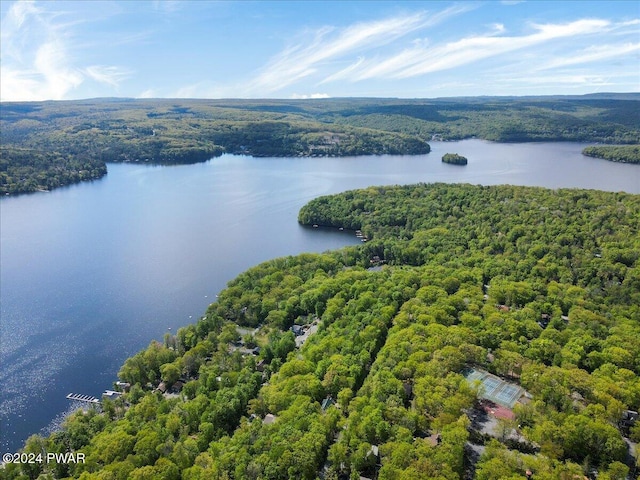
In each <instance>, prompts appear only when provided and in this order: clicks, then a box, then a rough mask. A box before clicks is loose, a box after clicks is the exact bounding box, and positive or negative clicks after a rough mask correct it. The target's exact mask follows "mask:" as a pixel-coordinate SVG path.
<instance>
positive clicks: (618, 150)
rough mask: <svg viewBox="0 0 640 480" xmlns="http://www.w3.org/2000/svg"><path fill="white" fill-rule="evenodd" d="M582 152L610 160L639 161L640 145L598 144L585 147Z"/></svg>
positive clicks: (589, 155)
mask: <svg viewBox="0 0 640 480" xmlns="http://www.w3.org/2000/svg"><path fill="white" fill-rule="evenodd" d="M582 153H583V154H584V155H587V156H588V157H596V158H603V159H605V160H610V161H612V162H622V163H640V145H599V146H592V147H586V148H585V149H584V150H582Z"/></svg>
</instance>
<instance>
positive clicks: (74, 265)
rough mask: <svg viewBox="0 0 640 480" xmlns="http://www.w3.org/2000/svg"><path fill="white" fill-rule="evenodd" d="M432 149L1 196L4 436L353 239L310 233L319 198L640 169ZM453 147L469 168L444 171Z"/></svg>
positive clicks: (523, 153)
mask: <svg viewBox="0 0 640 480" xmlns="http://www.w3.org/2000/svg"><path fill="white" fill-rule="evenodd" d="M431 146H432V153H430V154H429V155H422V156H380V157H347V158H251V157H242V156H231V155H224V156H222V157H219V158H215V159H212V160H210V161H208V162H206V163H201V164H196V165H186V166H172V167H157V166H146V165H137V164H109V165H108V170H109V173H108V175H107V176H106V177H104V178H103V179H101V180H97V181H94V182H91V183H82V184H78V185H73V186H70V187H65V188H62V189H59V190H55V191H53V192H50V193H37V194H31V195H23V196H18V197H5V198H2V199H1V200H0V213H1V215H0V219H1V220H0V222H1V223H0V227H1V228H0V261H1V269H0V300H1V310H0V319H1V322H0V364H1V365H2V369H1V372H0V385H1V386H2V387H0V422H1V423H0V437H1V438H0V442H1V446H2V451H3V452H13V451H15V450H16V449H17V448H19V447H20V446H21V445H22V443H23V442H24V440H25V439H26V438H27V437H28V436H29V435H30V434H33V433H37V432H43V431H44V432H46V431H49V430H51V429H52V428H55V426H56V425H57V424H59V422H60V419H61V418H63V415H64V414H65V412H67V411H69V409H70V408H71V407H72V405H71V403H70V402H69V401H68V400H67V399H66V398H65V396H66V395H67V394H68V393H70V392H73V393H81V394H88V395H93V396H96V397H99V396H100V395H101V393H102V391H103V390H104V389H106V388H111V386H112V384H113V382H114V381H115V380H116V374H117V371H118V369H119V367H120V366H121V365H122V363H123V362H124V360H125V359H126V358H127V357H129V356H131V355H132V354H134V353H136V352H137V351H138V350H140V349H142V348H144V347H146V346H147V345H148V344H149V342H150V341H151V340H152V339H158V340H161V339H162V336H163V335H164V333H166V332H167V331H169V329H171V330H170V331H171V332H175V331H176V330H177V329H178V328H179V327H181V326H183V325H186V324H188V323H192V322H195V321H196V320H197V319H198V318H199V316H201V315H202V314H203V313H204V311H205V310H206V308H207V306H208V305H209V304H210V303H211V302H212V301H214V300H215V296H216V294H217V293H218V292H219V291H220V290H221V289H223V288H224V287H225V285H226V283H227V282H228V281H229V280H231V279H233V278H234V277H235V276H236V275H238V274H239V273H240V272H242V271H244V270H246V269H247V268H249V267H251V266H253V265H256V264H257V263H259V262H262V261H265V260H268V259H271V258H274V257H278V256H284V255H293V254H297V253H301V252H322V251H325V250H329V249H336V248H340V247H342V246H344V245H350V244H357V243H359V241H358V239H357V238H356V237H355V236H353V235H352V234H350V233H346V232H338V231H335V230H328V229H322V228H320V229H311V228H305V227H302V226H300V225H298V223H297V214H298V210H299V209H300V207H302V206H303V205H304V204H305V203H306V202H307V201H309V200H310V199H312V198H314V197H317V196H319V195H325V194H330V193H338V192H341V191H344V190H348V189H353V188H361V187H367V186H370V185H382V184H408V183H416V182H449V183H452V182H465V183H473V184H484V185H495V184H501V183H509V184H514V185H537V186H544V187H550V188H559V187H577V188H595V189H600V190H609V191H626V192H630V193H640V166H637V165H626V164H618V163H612V162H607V161H605V160H599V159H594V158H588V157H584V156H583V155H581V153H580V151H581V150H582V148H583V147H584V146H585V145H584V144H578V143H526V144H494V143H490V142H484V141H481V140H465V141H460V142H433V143H432V144H431ZM447 152H451V153H459V154H461V155H464V156H466V157H467V158H468V159H469V163H468V165H467V166H463V167H461V166H456V165H448V164H443V163H442V162H441V157H442V155H443V154H444V153H447Z"/></svg>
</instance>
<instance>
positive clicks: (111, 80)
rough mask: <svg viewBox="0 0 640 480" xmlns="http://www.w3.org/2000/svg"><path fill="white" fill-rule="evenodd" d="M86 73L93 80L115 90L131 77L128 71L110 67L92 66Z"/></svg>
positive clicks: (85, 70) (86, 69) (87, 68)
mask: <svg viewBox="0 0 640 480" xmlns="http://www.w3.org/2000/svg"><path fill="white" fill-rule="evenodd" d="M84 73H85V74H86V75H87V76H88V77H90V78H92V79H93V80H95V81H97V82H100V83H104V84H106V85H111V86H112V87H114V88H118V86H119V85H120V82H122V81H123V80H124V79H126V78H127V77H129V76H130V75H131V72H129V71H128V70H124V69H122V68H120V67H114V66H108V65H91V66H89V67H86V68H85V69H84Z"/></svg>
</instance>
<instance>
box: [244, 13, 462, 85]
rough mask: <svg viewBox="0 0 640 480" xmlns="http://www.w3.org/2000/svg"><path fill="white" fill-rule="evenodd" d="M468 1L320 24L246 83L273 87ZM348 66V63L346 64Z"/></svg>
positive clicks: (396, 36)
mask: <svg viewBox="0 0 640 480" xmlns="http://www.w3.org/2000/svg"><path fill="white" fill-rule="evenodd" d="M471 8H475V7H472V6H470V5H462V6H460V5H458V6H454V7H451V8H448V9H446V10H443V11H442V12H438V13H436V14H433V15H427V13H426V12H418V13H415V14H412V15H403V16H396V17H392V18H388V19H384V20H379V21H373V22H366V23H356V24H354V25H351V26H349V27H347V28H344V29H342V30H338V29H335V28H332V27H324V28H321V29H319V30H317V31H316V32H314V33H313V35H312V40H311V41H310V42H307V43H304V42H302V43H298V44H296V45H292V46H290V47H288V48H286V49H285V50H284V51H283V52H281V53H280V54H278V55H277V56H276V57H275V58H273V59H272V60H271V62H269V64H268V65H267V66H266V67H265V68H264V69H263V70H262V72H261V73H260V74H259V75H258V76H257V78H255V79H254V80H253V81H252V82H251V83H250V84H249V85H248V89H249V90H253V91H268V92H272V91H277V90H280V89H282V88H284V87H286V86H288V85H291V84H293V83H296V82H298V81H299V80H301V79H303V78H305V77H309V76H310V75H313V74H315V73H316V72H318V70H319V69H320V68H321V67H322V66H324V65H326V63H327V62H330V61H334V60H336V59H340V58H343V57H344V56H345V55H347V54H352V53H355V52H358V51H363V50H369V49H372V48H377V47H381V46H384V45H387V44H390V43H392V42H394V41H396V40H397V39H399V38H401V37H404V36H406V35H408V34H410V33H412V32H414V31H416V30H419V29H423V28H426V27H428V26H431V25H434V24H436V23H439V22H441V21H443V20H444V19H445V18H448V17H450V16H452V15H456V14H459V13H462V12H465V11H468V10H469V9H471ZM348 68H349V67H348Z"/></svg>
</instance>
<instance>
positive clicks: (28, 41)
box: [0, 1, 128, 101]
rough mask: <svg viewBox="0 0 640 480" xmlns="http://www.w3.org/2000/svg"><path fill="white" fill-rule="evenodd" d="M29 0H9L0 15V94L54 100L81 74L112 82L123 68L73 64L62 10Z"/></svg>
mask: <svg viewBox="0 0 640 480" xmlns="http://www.w3.org/2000/svg"><path fill="white" fill-rule="evenodd" d="M54 6H57V5H56V4H46V8H43V7H42V6H40V5H39V4H38V3H36V2H33V1H19V2H16V3H14V4H13V5H12V6H11V8H10V9H9V10H8V12H7V14H6V15H5V16H4V18H3V19H2V37H1V39H2V67H1V69H0V81H1V82H2V90H1V92H0V94H1V99H2V100H7V99H9V100H26V101H30V100H45V99H53V100H60V99H64V98H67V96H68V94H69V93H70V92H72V91H73V90H75V89H77V88H78V87H79V86H80V85H82V84H83V83H84V82H86V81H87V80H94V81H97V82H100V83H103V84H107V85H110V86H111V87H114V88H117V86H118V85H119V83H120V82H121V81H122V80H123V79H124V78H126V76H127V74H128V73H127V72H126V71H125V70H124V69H121V68H119V67H116V66H108V65H89V66H82V65H78V61H77V55H75V51H74V37H73V27H74V26H75V25H78V24H81V23H83V20H78V19H74V18H72V17H70V16H69V13H68V12H65V11H62V10H54V9H51V7H54Z"/></svg>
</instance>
